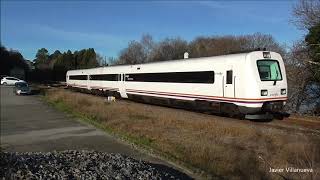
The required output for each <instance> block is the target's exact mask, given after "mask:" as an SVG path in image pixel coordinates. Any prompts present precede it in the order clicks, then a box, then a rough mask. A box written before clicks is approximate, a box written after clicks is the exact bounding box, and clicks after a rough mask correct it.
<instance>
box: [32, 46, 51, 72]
mask: <svg viewBox="0 0 320 180" xmlns="http://www.w3.org/2000/svg"><path fill="white" fill-rule="evenodd" d="M35 65H36V68H38V69H49V53H48V50H47V49H46V48H41V49H39V50H38V52H37V54H36V59H35Z"/></svg>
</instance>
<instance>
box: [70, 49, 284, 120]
mask: <svg viewBox="0 0 320 180" xmlns="http://www.w3.org/2000/svg"><path fill="white" fill-rule="evenodd" d="M66 82H67V86H68V87H70V88H78V89H82V90H86V91H90V92H95V93H102V94H106V95H108V96H118V97H121V98H129V99H138V100H141V101H143V102H147V103H150V102H151V103H152V101H153V100H159V101H160V102H165V103H166V104H167V105H169V106H170V105H172V106H174V105H176V104H179V103H180V104H181V103H182V104H183V103H185V102H187V103H191V104H193V105H194V107H202V106H203V107H204V106H206V107H208V108H209V109H211V110H212V111H213V112H217V113H224V114H225V113H227V114H230V115H241V116H245V118H247V119H260V118H265V119H268V118H272V113H274V112H280V111H281V110H282V109H283V107H284V105H285V103H286V100H287V78H286V71H285V66H284V63H283V60H282V57H281V55H280V54H278V53H276V52H271V51H252V52H247V53H239V54H230V55H222V56H214V57H202V58H186V59H181V60H172V61H162V62H153V63H146V64H135V65H119V66H107V67H99V68H93V69H81V70H70V71H68V72H67V74H66Z"/></svg>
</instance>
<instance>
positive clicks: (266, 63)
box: [257, 60, 282, 81]
mask: <svg viewBox="0 0 320 180" xmlns="http://www.w3.org/2000/svg"><path fill="white" fill-rule="evenodd" d="M257 66H258V70H259V75H260V79H261V81H280V80H282V75H281V71H280V66H279V62H278V61H276V60H258V61H257Z"/></svg>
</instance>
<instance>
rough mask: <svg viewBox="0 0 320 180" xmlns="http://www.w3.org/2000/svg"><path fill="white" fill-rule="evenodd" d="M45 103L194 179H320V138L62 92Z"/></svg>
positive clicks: (49, 94)
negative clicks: (308, 170) (188, 170)
mask: <svg viewBox="0 0 320 180" xmlns="http://www.w3.org/2000/svg"><path fill="white" fill-rule="evenodd" d="M46 99H47V100H48V101H49V102H52V103H54V104H55V105H56V106H59V104H60V105H61V106H63V108H64V109H65V110H67V111H70V112H73V113H77V114H80V115H81V116H86V117H89V118H90V119H92V120H94V121H96V122H98V123H99V124H100V125H101V126H103V127H105V128H108V129H110V130H112V132H114V133H116V134H118V135H124V136H127V137H132V138H133V139H135V141H134V143H136V144H138V145H143V146H144V147H146V146H147V147H149V148H151V149H153V150H156V151H157V152H159V153H160V154H161V155H163V156H166V157H167V158H169V159H171V160H174V161H176V162H179V163H181V164H183V165H185V166H187V167H189V168H191V169H197V170H201V171H198V172H197V173H202V175H206V176H205V177H207V178H210V177H213V178H227V179H270V178H272V179H281V176H284V177H287V178H293V179H317V178H320V173H319V172H320V137H319V136H316V135H315V136H311V135H306V134H301V132H298V131H297V132H295V131H292V130H291V131H286V130H283V129H276V128H272V127H265V126H259V125H256V124H255V123H253V122H247V121H245V122H244V121H240V120H232V119H229V118H223V117H216V116H210V115H205V114H199V113H194V112H189V111H184V110H177V109H171V108H164V107H159V106H151V105H145V104H140V103H134V102H128V101H117V102H113V103H108V102H106V101H105V99H104V98H101V97H96V96H92V95H87V94H80V93H75V92H71V91H67V90H62V89H54V90H49V91H48V92H47V95H46ZM270 166H272V167H274V168H286V167H295V168H313V171H314V173H286V172H284V173H280V174H276V173H270V172H269V167H270ZM316 172H318V174H317V173H316ZM208 175H209V176H208Z"/></svg>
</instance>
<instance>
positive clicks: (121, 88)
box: [119, 73, 128, 98]
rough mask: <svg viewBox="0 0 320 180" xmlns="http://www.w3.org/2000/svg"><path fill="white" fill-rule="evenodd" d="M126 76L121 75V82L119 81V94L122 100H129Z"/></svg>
mask: <svg viewBox="0 0 320 180" xmlns="http://www.w3.org/2000/svg"><path fill="white" fill-rule="evenodd" d="M125 76H126V74H124V73H121V74H120V81H119V92H120V95H121V97H122V98H128V95H127V93H126V78H125Z"/></svg>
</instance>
